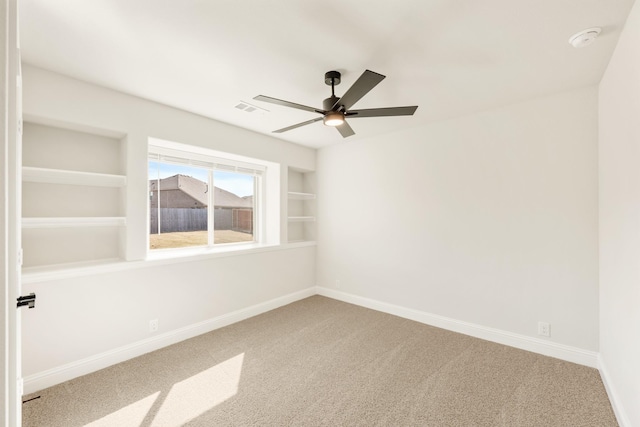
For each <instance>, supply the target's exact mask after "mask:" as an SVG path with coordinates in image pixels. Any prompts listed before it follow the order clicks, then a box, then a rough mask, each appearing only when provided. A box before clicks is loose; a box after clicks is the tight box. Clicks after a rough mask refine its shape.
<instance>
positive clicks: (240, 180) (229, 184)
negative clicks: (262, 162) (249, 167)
mask: <svg viewBox="0 0 640 427" xmlns="http://www.w3.org/2000/svg"><path fill="white" fill-rule="evenodd" d="M207 173H208V172H207V169H202V168H197V167H193V166H181V165H171V164H167V163H160V162H152V161H150V162H149V179H158V178H160V179H162V178H167V177H170V176H173V175H176V174H182V175H187V176H191V177H193V178H196V179H199V180H200V181H203V182H207ZM213 180H214V185H215V186H216V187H218V188H222V189H223V190H227V191H229V192H231V193H233V194H235V195H236V196H240V197H245V196H251V195H253V176H251V175H245V174H241V173H234V172H225V171H214V174H213Z"/></svg>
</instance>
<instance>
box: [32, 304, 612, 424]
mask: <svg viewBox="0 0 640 427" xmlns="http://www.w3.org/2000/svg"><path fill="white" fill-rule="evenodd" d="M36 396H41V397H40V398H39V399H35V400H32V401H30V402H26V403H24V404H23V412H24V417H23V419H24V426H26V427H29V426H47V427H57V426H60V427H75V426H109V427H111V426H114V427H127V426H135V427H141V426H144V427H148V426H158V427H159V426H162V427H171V426H207V427H211V426H527V427H532V426H545V427H548V426H562V427H569V426H580V427H585V426H594V427H595V426H597V427H605V426H617V423H616V421H615V416H614V414H613V411H612V409H611V405H610V403H609V401H608V399H607V395H606V392H605V390H604V386H603V384H602V381H601V379H600V376H599V373H598V371H597V370H595V369H591V368H587V367H584V366H580V365H575V364H572V363H568V362H563V361H560V360H557V359H552V358H549V357H545V356H540V355H537V354H534V353H529V352H526V351H522V350H518V349H514V348H511V347H506V346H503V345H499V344H494V343H491V342H487V341H482V340H479V339H476V338H471V337H468V336H465V335H461V334H456V333H453V332H449V331H445V330H442V329H438V328H434V327H430V326H426V325H423V324H420V323H416V322H413V321H410V320H405V319H402V318H399V317H395V316H391V315H388V314H384V313H380V312H376V311H372V310H368V309H365V308H361V307H357V306H354V305H350V304H345V303H342V302H339V301H335V300H332V299H328V298H324V297H320V296H314V297H311V298H307V299H305V300H302V301H299V302H296V303H293V304H290V305H288V306H285V307H282V308H279V309H277V310H273V311H270V312H268V313H265V314H263V315H260V316H256V317H254V318H251V319H248V320H245V321H243V322H240V323H236V324H234V325H231V326H228V327H226V328H222V329H219V330H216V331H213V332H210V333H208V334H204V335H201V336H198V337H196V338H193V339H190V340H187V341H184V342H182V343H179V344H176V345H173V346H170V347H167V348H164V349H162V350H159V351H156V352H153V353H149V354H146V355H144V356H141V357H138V358H136V359H132V360H129V361H127V362H124V363H121V364H118V365H115V366H112V367H109V368H107V369H103V370H101V371H98V372H95V373H93V374H90V375H86V376H84V377H81V378H77V379H75V380H72V381H68V382H66V383H64V384H60V385H58V386H55V387H51V388H49V389H46V390H43V391H41V392H38V393H35V394H32V395H28V396H25V400H26V399H30V398H33V397H36Z"/></svg>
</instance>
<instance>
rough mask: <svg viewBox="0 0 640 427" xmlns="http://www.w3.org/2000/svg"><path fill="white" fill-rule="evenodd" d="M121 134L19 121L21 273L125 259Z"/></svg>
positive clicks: (122, 145) (124, 185) (123, 174)
mask: <svg viewBox="0 0 640 427" xmlns="http://www.w3.org/2000/svg"><path fill="white" fill-rule="evenodd" d="M124 148H125V147H124V142H123V136H118V135H117V134H111V133H108V132H97V133H88V132H84V131H78V130H72V129H69V128H64V127H57V126H51V125H44V124H38V123H33V122H25V124H24V131H23V137H22V158H23V167H22V248H23V268H24V269H23V272H24V273H25V274H28V273H29V272H30V271H38V272H42V271H46V270H47V269H51V270H57V269H60V268H64V267H65V266H68V267H69V268H72V267H73V266H74V265H86V264H87V263H91V264H99V263H101V262H105V263H107V262H113V261H114V260H121V259H124V258H125V254H124V253H123V246H124V245H123V239H124V233H125V232H126V206H125V202H124V200H125V195H124V191H125V188H126V185H127V177H126V174H125V173H124V169H125V166H124V161H123V159H124Z"/></svg>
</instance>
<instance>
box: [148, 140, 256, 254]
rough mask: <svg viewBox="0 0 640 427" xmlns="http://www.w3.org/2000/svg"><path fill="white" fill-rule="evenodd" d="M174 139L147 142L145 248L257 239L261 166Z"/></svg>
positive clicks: (169, 247) (244, 241)
mask: <svg viewBox="0 0 640 427" xmlns="http://www.w3.org/2000/svg"><path fill="white" fill-rule="evenodd" d="M173 145H177V144H173ZM179 145H180V147H181V149H179V150H178V149H175V148H167V147H165V146H161V145H154V144H150V145H149V249H150V250H155V249H176V248H185V247H197V246H200V247H212V246H217V245H229V244H242V243H255V242H258V243H259V242H260V241H261V238H260V236H261V234H260V228H261V227H262V224H261V217H262V216H263V209H262V205H263V204H262V203H261V200H262V194H263V191H262V188H263V179H264V175H265V171H266V166H264V165H260V164H253V163H246V162H243V161H238V160H235V159H232V158H223V157H218V156H214V155H213V154H211V153H209V154H208V153H206V151H207V150H205V149H202V148H198V147H191V149H192V150H193V151H190V150H189V146H185V145H182V144H179ZM215 154H220V153H217V152H216V153H215Z"/></svg>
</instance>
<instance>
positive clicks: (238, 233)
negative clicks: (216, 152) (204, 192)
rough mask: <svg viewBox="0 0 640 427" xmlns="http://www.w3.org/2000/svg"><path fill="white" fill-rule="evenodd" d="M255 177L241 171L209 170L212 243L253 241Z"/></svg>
mask: <svg viewBox="0 0 640 427" xmlns="http://www.w3.org/2000/svg"><path fill="white" fill-rule="evenodd" d="M255 180H256V178H255V177H253V176H252V175H245V174H241V173H235V172H227V171H220V170H216V171H215V172H214V173H213V184H214V186H215V192H214V194H213V204H214V211H213V212H214V214H213V215H214V219H213V224H214V230H213V235H214V241H215V244H222V243H239V242H252V241H254V238H253V236H254V220H253V212H254V191H255V186H256V185H255Z"/></svg>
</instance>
